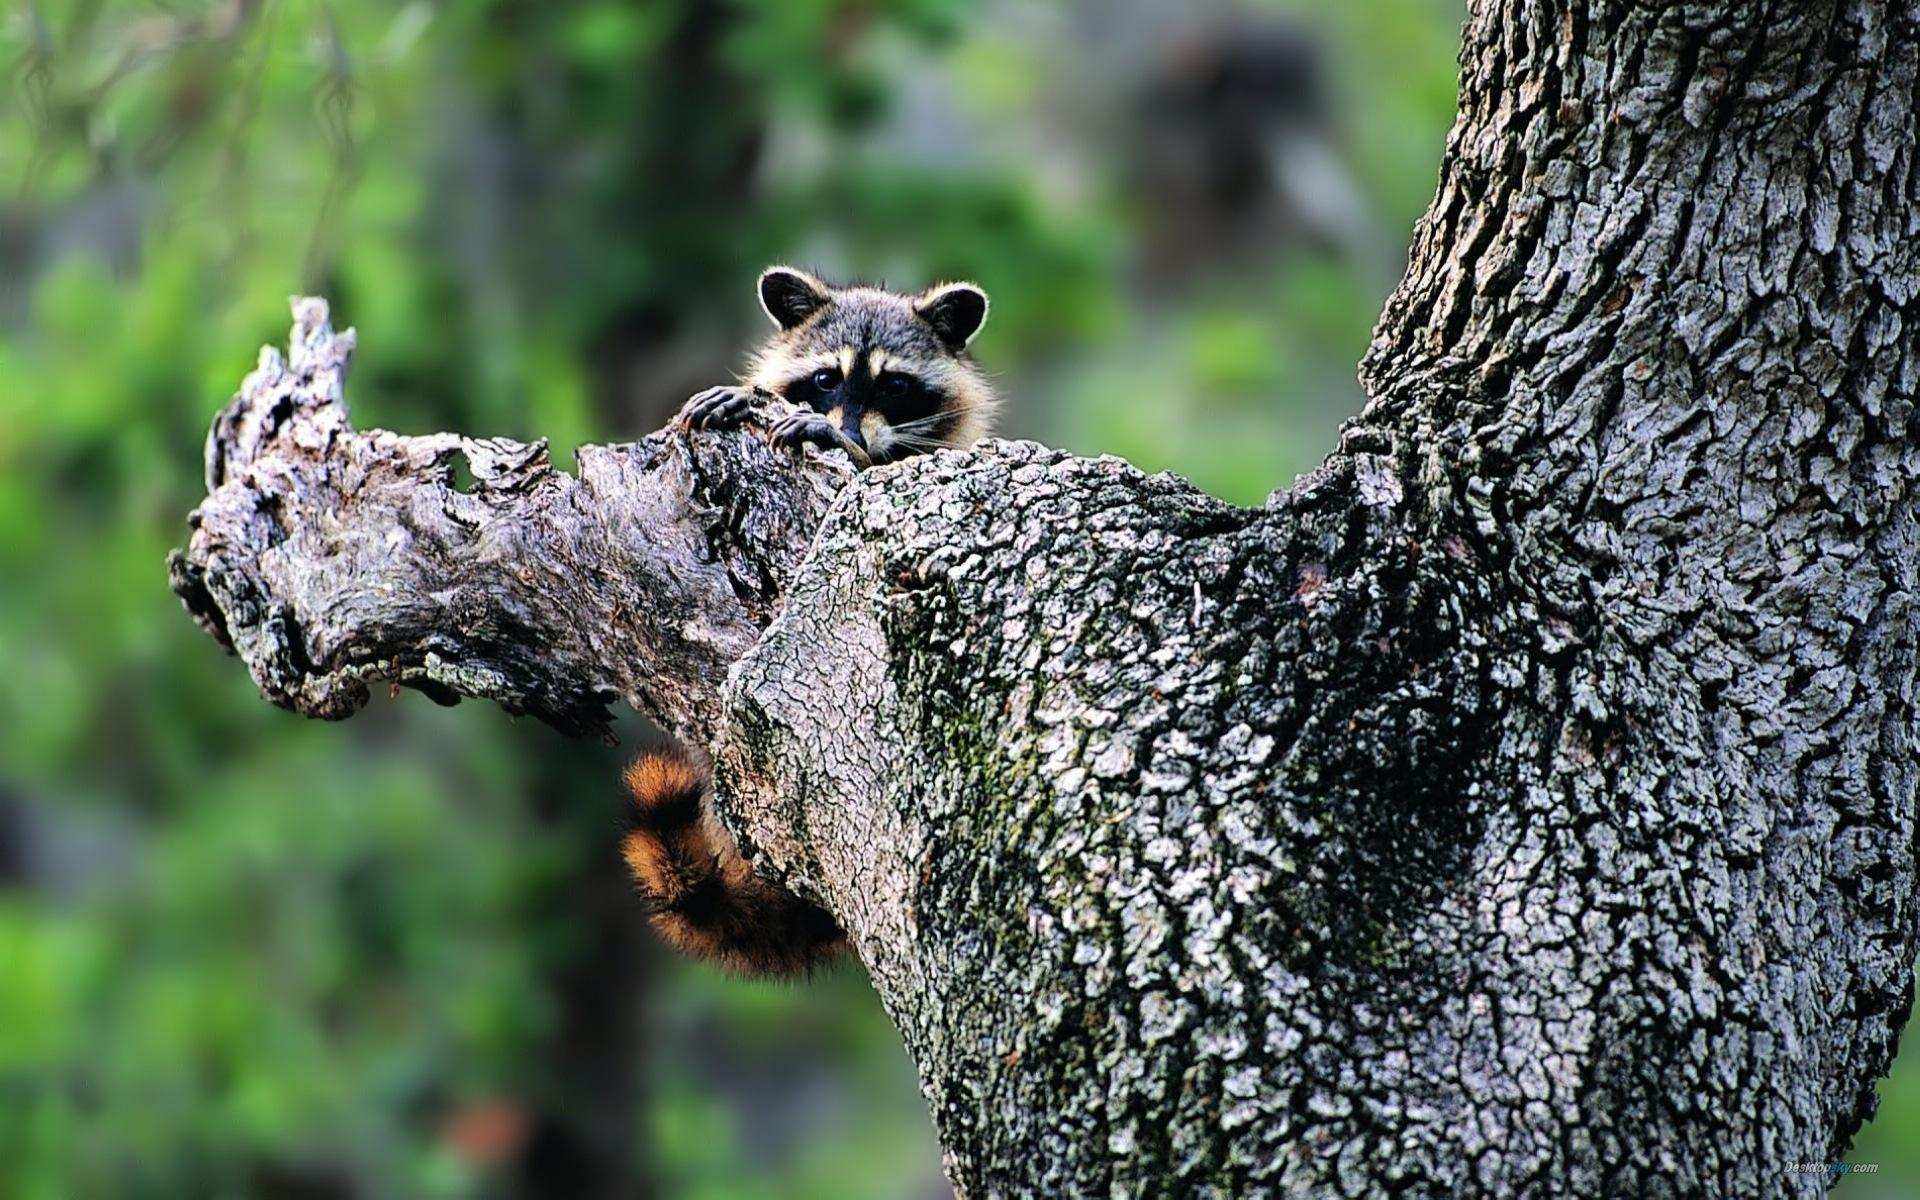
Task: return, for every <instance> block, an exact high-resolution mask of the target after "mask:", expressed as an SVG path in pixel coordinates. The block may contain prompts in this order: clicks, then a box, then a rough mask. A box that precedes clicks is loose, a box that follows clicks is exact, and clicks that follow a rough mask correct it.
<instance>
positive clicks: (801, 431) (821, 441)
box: [767, 412, 841, 450]
mask: <svg viewBox="0 0 1920 1200" xmlns="http://www.w3.org/2000/svg"><path fill="white" fill-rule="evenodd" d="M767 440H768V441H769V442H772V443H773V444H774V445H776V446H779V447H781V448H782V449H786V450H798V449H799V448H800V447H802V446H806V445H813V446H818V447H820V448H821V449H822V450H832V449H835V448H836V447H838V446H840V444H841V443H840V434H839V432H838V431H837V430H835V429H834V427H833V425H832V424H831V423H829V422H828V421H827V419H826V418H825V417H823V416H821V415H820V414H819V413H811V412H797V413H788V414H787V415H786V416H784V417H781V418H780V419H779V420H778V421H775V422H774V423H773V428H772V429H770V430H768V431H767Z"/></svg>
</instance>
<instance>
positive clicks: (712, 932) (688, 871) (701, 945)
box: [620, 748, 846, 976]
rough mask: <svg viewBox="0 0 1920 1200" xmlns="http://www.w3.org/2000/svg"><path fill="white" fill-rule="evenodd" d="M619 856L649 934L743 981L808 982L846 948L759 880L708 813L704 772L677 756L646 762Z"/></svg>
mask: <svg viewBox="0 0 1920 1200" xmlns="http://www.w3.org/2000/svg"><path fill="white" fill-rule="evenodd" d="M625 779H626V785H627V790H628V791H630V792H632V793H633V805H632V807H631V809H630V810H629V822H628V827H627V832H626V836H625V837H623V838H622V839H621V841H620V853H621V856H622V857H623V858H625V859H626V861H627V867H628V868H629V869H630V870H631V871H632V872H633V878H634V881H635V882H636V883H637V884H638V885H639V888H640V892H641V895H643V896H644V897H645V898H646V901H647V908H648V915H649V917H650V919H651V920H652V922H653V927H654V929H656V930H658V931H659V933H660V935H661V936H662V937H664V938H665V939H666V940H667V941H668V942H669V943H671V944H672V945H674V946H675V947H677V948H679V949H681V950H684V951H686V952H687V953H689V954H692V955H694V956H696V957H699V958H707V959H712V960H713V961H715V962H717V963H719V964H721V965H722V966H724V967H728V968H730V969H732V970H735V971H739V972H741V973H742V974H748V975H780V976H794V975H804V974H807V973H808V972H810V971H811V970H813V969H814V968H815V967H817V966H820V965H821V964H823V963H825V962H827V961H828V960H829V959H831V958H833V956H834V955H836V954H838V953H839V952H840V951H841V950H843V949H845V948H846V935H845V934H844V933H842V932H841V930H840V927H839V925H837V924H835V923H834V919H833V917H832V916H831V915H829V914H828V913H827V911H826V910H825V909H822V908H820V907H819V906H818V905H815V904H812V903H809V902H808V901H806V900H802V899H801V898H800V897H798V896H795V895H794V894H792V893H791V892H788V891H787V890H785V889H784V888H780V887H777V886H775V885H773V884H771V883H768V882H767V881H765V880H763V879H761V878H760V877H759V876H758V875H756V874H754V873H753V868H751V867H749V866H748V865H747V861H746V859H744V858H742V857H741V856H740V849H739V847H738V846H736V845H735V844H734V841H733V837H732V835H730V834H728V833H727V831H726V829H725V828H724V827H723V826H722V825H721V824H720V821H719V819H718V818H717V817H715V816H714V813H713V805H712V803H711V802H710V800H709V797H708V789H707V776H706V772H705V771H704V770H703V769H702V768H701V767H700V766H699V765H698V764H696V763H695V762H694V761H693V760H692V759H691V758H690V757H688V755H687V754H686V753H685V752H684V751H682V750H679V749H677V748H676V749H674V750H673V751H670V752H662V753H652V754H643V755H641V756H640V757H639V758H637V759H635V760H634V761H633V765H631V766H629V767H628V768H627V772H626V776H625Z"/></svg>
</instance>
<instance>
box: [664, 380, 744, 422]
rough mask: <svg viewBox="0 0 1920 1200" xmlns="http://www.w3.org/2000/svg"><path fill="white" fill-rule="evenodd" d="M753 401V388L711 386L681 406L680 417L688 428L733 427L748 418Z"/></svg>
mask: <svg viewBox="0 0 1920 1200" xmlns="http://www.w3.org/2000/svg"><path fill="white" fill-rule="evenodd" d="M752 403H753V390H752V389H751V388H743V387H732V386H723V387H711V388H708V389H707V390H706V391H704V392H700V393H697V394H696V395H695V396H694V397H693V399H691V400H688V401H687V402H686V403H685V404H684V405H682V406H681V408H680V419H681V420H682V421H685V422H686V425H687V428H688V429H732V428H733V427H735V426H736V425H739V424H740V422H742V421H744V420H746V417H747V409H748V407H749V406H751V405H752Z"/></svg>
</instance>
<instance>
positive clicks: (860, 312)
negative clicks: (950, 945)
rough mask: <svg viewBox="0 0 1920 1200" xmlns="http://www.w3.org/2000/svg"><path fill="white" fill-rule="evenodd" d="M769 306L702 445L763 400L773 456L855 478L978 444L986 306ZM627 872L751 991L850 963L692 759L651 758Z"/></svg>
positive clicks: (689, 409) (788, 290)
mask: <svg viewBox="0 0 1920 1200" xmlns="http://www.w3.org/2000/svg"><path fill="white" fill-rule="evenodd" d="M759 291H760V305H761V307H762V308H764V309H766V312H767V316H768V317H770V318H771V319H772V320H773V323H774V324H775V325H776V326H778V331H777V332H776V333H774V335H773V336H772V337H771V338H769V339H768V340H767V342H766V344H764V345H763V346H761V348H760V349H759V351H758V352H757V353H756V354H754V356H753V358H752V359H751V360H750V362H749V364H748V367H747V371H746V375H745V377H744V378H743V379H742V381H741V382H740V383H739V384H737V385H729V386H725V387H716V388H709V389H707V390H706V391H704V392H701V393H699V394H698V395H696V396H694V397H693V398H692V399H691V400H689V401H687V403H686V405H685V406H684V407H683V408H682V409H681V414H680V415H681V419H682V420H683V421H684V422H685V423H686V424H687V426H688V427H690V428H693V429H721V428H728V427H731V426H735V425H738V424H739V423H740V422H741V421H742V420H744V419H745V417H746V415H747V411H748V409H749V407H750V406H751V404H752V402H753V398H754V396H755V395H756V394H760V395H768V394H771V395H775V396H779V397H781V398H782V399H784V400H786V401H787V402H788V403H789V404H792V405H794V406H795V407H796V409H797V410H798V411H795V412H792V413H789V414H787V415H785V416H783V417H781V418H780V419H779V420H778V421H777V422H776V423H775V424H774V426H773V428H772V429H771V430H770V431H769V432H768V437H769V438H770V440H771V441H772V442H773V443H774V444H775V445H777V446H784V447H787V448H789V449H793V450H795V451H798V450H799V449H800V448H801V447H803V446H806V445H815V446H821V447H826V448H836V449H840V450H844V451H845V452H846V453H847V455H848V456H849V457H850V458H852V459H853V461H854V464H855V465H856V466H858V467H861V468H865V467H869V466H873V465H875V464H879V463H887V462H894V461H897V460H899V459H902V458H906V457H909V456H911V455H914V454H919V453H923V452H925V451H928V450H937V449H940V448H942V447H949V446H951V447H965V446H970V445H972V444H973V443H974V442H975V441H977V440H979V439H980V438H981V437H982V436H983V435H984V434H985V433H986V432H987V429H988V426H989V424H990V423H991V421H992V417H993V412H994V407H995V401H994V395H993V391H992V388H991V387H990V386H989V385H988V383H987V381H986V378H985V377H984V376H983V375H982V374H981V373H980V371H979V369H978V368H976V367H975V366H974V364H973V361H972V359H971V358H969V357H968V355H967V344H968V343H969V342H971V341H972V340H973V336H974V335H975V334H976V333H978V332H979V331H980V327H981V325H982V324H983V323H985V321H986V319H987V294H986V293H985V292H983V291H981V290H980V289H979V288H978V287H976V286H974V285H973V284H971V283H946V284H941V285H939V286H937V287H933V288H929V289H928V290H927V291H924V292H921V293H920V294H918V295H913V296H908V295H901V294H898V293H895V292H889V291H885V290H883V289H881V288H874V287H844V288H840V287H833V286H831V285H829V284H826V283H823V282H821V281H820V280H819V279H817V278H815V277H814V276H812V275H809V274H807V273H806V272H804V271H798V270H795V269H793V268H792V267H770V268H768V269H767V270H766V271H765V272H763V273H762V274H761V276H760V285H759ZM625 782H626V785H627V790H628V791H629V792H630V793H631V795H632V803H631V806H630V807H629V810H628V828H627V831H626V834H625V836H624V837H623V838H622V839H621V843H620V851H621V856H622V857H623V858H624V859H625V860H626V864H627V867H628V869H629V870H630V871H632V873H633V878H634V883H635V885H636V886H637V887H638V888H639V891H640V894H641V896H642V898H643V900H644V901H645V903H646V905H647V910H648V916H649V918H650V920H651V921H652V924H653V926H654V928H655V929H656V930H657V931H658V932H659V933H660V934H661V936H662V937H664V938H665V939H666V940H667V941H668V942H669V943H671V944H672V945H674V946H676V947H678V948H679V949H681V950H684V951H687V952H688V953H691V954H693V955H695V956H697V957H701V958H706V959H710V960H712V961H714V962H716V963H718V964H720V965H721V966H723V967H727V968H729V969H732V970H734V971H737V972H740V973H742V974H748V975H771V976H788V977H791V976H799V975H805V974H807V973H809V972H811V971H812V970H813V969H814V968H816V967H818V966H821V965H822V964H824V963H827V962H829V961H830V960H832V959H833V958H834V957H835V956H836V955H838V954H839V953H840V952H841V951H842V950H844V949H845V948H846V935H845V933H844V932H842V931H841V929H840V927H839V925H838V924H837V923H836V922H835V921H834V919H833V917H832V916H831V915H830V914H829V913H827V912H826V910H824V909H822V908H820V907H819V906H818V905H815V904H813V903H811V902H810V901H807V900H804V899H802V898H800V897H799V896H796V895H794V894H793V893H791V892H789V891H787V890H785V889H784V888H781V887H778V886H776V885H774V884H772V883H769V882H767V881H766V880H764V879H762V878H761V877H759V876H758V875H755V874H754V872H753V869H752V867H750V866H748V864H747V862H746V859H745V858H744V857H742V855H741V853H740V849H739V847H738V846H737V845H736V844H735V843H734V840H733V838H732V836H731V835H730V834H728V833H727V831H726V828H725V827H724V826H722V825H721V824H720V821H719V818H718V817H717V816H716V815H715V814H714V811H713V802H712V789H711V787H710V786H709V783H710V776H709V775H708V772H707V770H706V768H705V766H704V765H703V764H702V763H701V762H700V761H699V760H698V759H697V758H696V757H695V756H694V755H693V754H691V753H689V752H688V751H686V750H684V749H681V748H679V747H675V748H673V749H670V750H667V751H661V752H654V753H651V754H645V755H642V756H641V757H640V758H639V759H637V760H636V761H635V762H634V763H633V765H632V766H630V767H629V768H628V769H627V773H626V777H625Z"/></svg>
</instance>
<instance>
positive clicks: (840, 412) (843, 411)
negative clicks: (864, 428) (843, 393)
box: [827, 404, 867, 450]
mask: <svg viewBox="0 0 1920 1200" xmlns="http://www.w3.org/2000/svg"><path fill="white" fill-rule="evenodd" d="M861 415H862V413H861V409H860V406H859V405H857V404H836V405H835V406H834V407H832V408H830V409H828V410H827V420H829V421H832V422H833V423H834V424H835V425H836V426H838V427H839V429H840V432H841V433H843V434H845V435H846V436H847V440H848V441H850V442H852V443H853V444H854V445H856V446H858V447H860V449H862V450H865V449H866V448H867V435H866V434H864V433H861V432H860V417H861Z"/></svg>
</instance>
